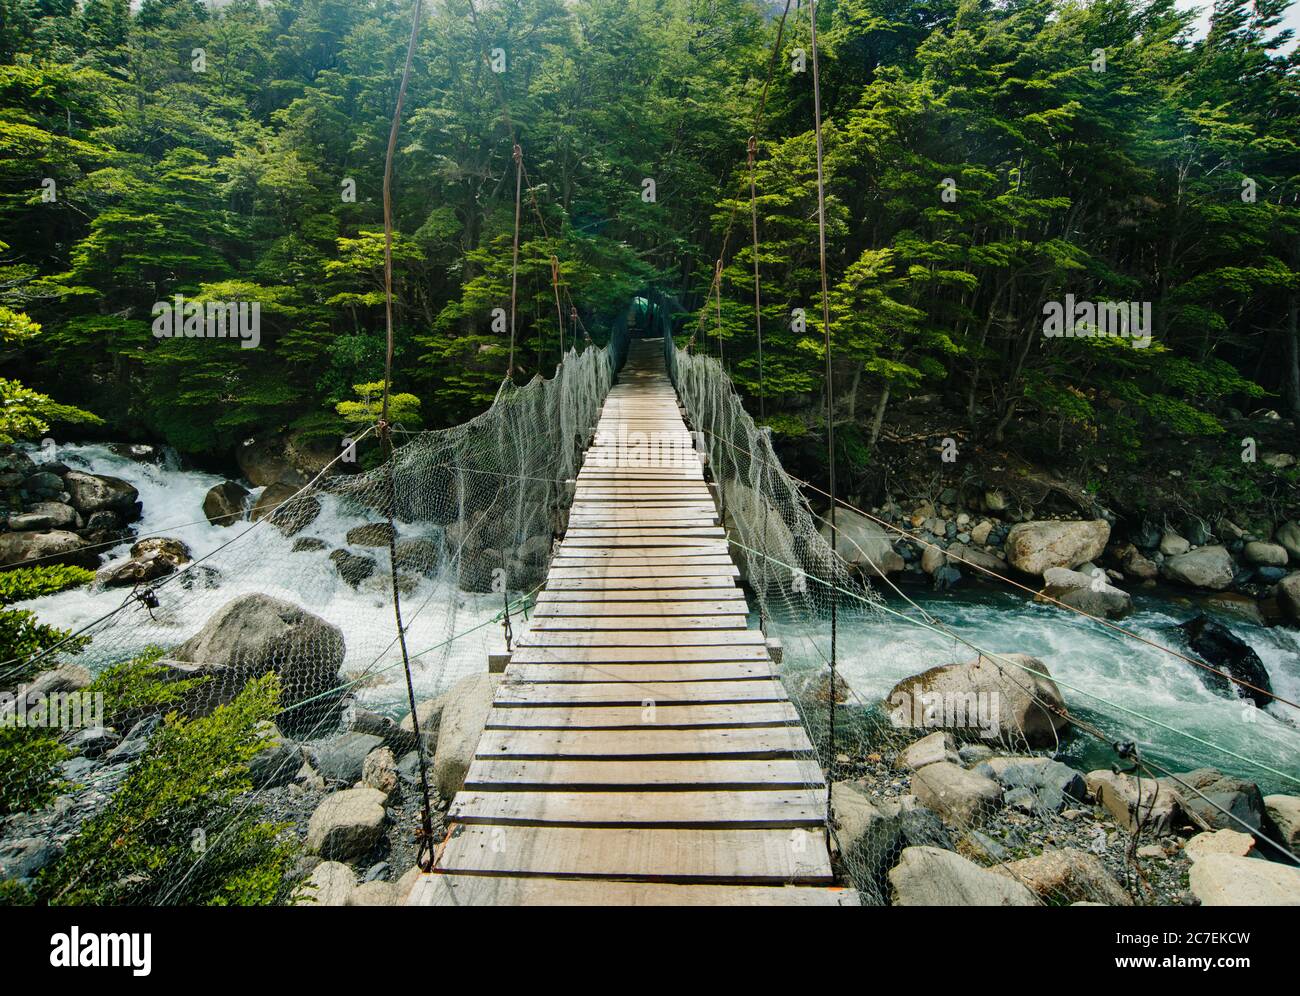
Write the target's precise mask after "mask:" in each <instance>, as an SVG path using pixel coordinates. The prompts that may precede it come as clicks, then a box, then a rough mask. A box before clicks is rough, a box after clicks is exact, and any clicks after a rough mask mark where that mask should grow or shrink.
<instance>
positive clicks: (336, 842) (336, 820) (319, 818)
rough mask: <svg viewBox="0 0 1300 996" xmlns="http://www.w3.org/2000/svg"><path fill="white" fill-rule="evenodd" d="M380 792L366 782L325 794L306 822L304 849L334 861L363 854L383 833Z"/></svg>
mask: <svg viewBox="0 0 1300 996" xmlns="http://www.w3.org/2000/svg"><path fill="white" fill-rule="evenodd" d="M386 818H387V817H386V814H385V812H384V796H383V793H382V792H377V791H375V790H374V789H372V788H369V787H368V786H362V787H360V788H351V789H343V790H342V791H339V792H335V793H334V794H333V795H328V796H326V797H325V798H324V800H322V802H321V804H320V805H319V806H317V807H316V811H315V812H314V813H312V814H311V819H310V820H309V821H308V823H307V849H308V850H309V851H311V852H312V853H314V854H319V855H321V856H322V857H325V858H332V859H334V860H337V861H349V860H356V859H359V858H364V857H365V856H366V855H368V854H369V853H370V852H371V851H372V850H373V849H374V847H375V845H376V844H378V843H379V840H380V838H381V837H382V836H383V831H384V821H385V819H386Z"/></svg>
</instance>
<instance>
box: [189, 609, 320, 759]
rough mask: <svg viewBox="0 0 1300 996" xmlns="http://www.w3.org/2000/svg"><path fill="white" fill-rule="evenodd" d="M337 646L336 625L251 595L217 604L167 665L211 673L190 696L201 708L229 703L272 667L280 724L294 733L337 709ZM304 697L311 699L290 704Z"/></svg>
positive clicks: (194, 706) (192, 704) (196, 707)
mask: <svg viewBox="0 0 1300 996" xmlns="http://www.w3.org/2000/svg"><path fill="white" fill-rule="evenodd" d="M343 652H344V642H343V633H342V631H341V630H339V628H338V627H337V626H333V625H331V624H330V623H327V622H326V621H325V620H324V619H321V618H320V617H319V616H315V615H312V614H311V613H310V612H308V611H307V610H306V609H302V608H299V607H298V606H296V605H294V604H292V603H291V602H285V601H282V600H281V599H278V598H272V597H271V596H269V595H262V594H251V595H241V596H239V597H238V598H235V599H233V600H232V601H230V602H227V603H226V604H225V605H223V606H222V607H221V608H220V609H218V610H217V611H216V612H215V613H214V614H213V615H212V617H211V618H210V619H209V620H208V621H207V623H206V624H204V626H203V628H202V629H200V630H199V631H198V632H197V633H196V634H194V636H192V637H190V639H188V640H186V641H185V642H184V643H183V644H181V645H180V646H179V647H177V648H176V649H175V650H174V651H172V654H171V658H172V660H171V661H170V662H168V663H169V664H170V666H172V667H173V668H174V669H175V670H177V671H178V673H180V674H182V675H208V676H210V680H209V681H207V682H205V683H204V684H203V685H201V686H200V687H198V688H195V689H193V690H192V692H191V693H190V694H189V706H190V708H191V709H193V710H196V711H198V712H202V713H206V712H209V711H211V710H212V709H214V708H216V706H218V705H220V704H221V703H223V702H229V701H230V700H231V699H233V698H234V697H235V696H236V695H238V694H239V692H240V690H241V689H242V688H243V687H244V685H245V684H247V683H248V681H249V680H250V679H252V678H256V677H259V676H261V675H263V674H266V673H267V672H274V673H275V674H277V675H278V676H279V678H280V685H281V692H280V705H281V706H282V707H283V708H284V709H285V711H284V712H282V713H281V714H280V717H279V723H280V725H281V727H282V728H283V729H285V730H286V731H287V732H289V733H291V734H296V733H300V732H304V731H310V730H312V729H313V728H314V727H315V726H316V725H317V724H319V723H320V722H322V721H323V720H325V719H327V718H331V717H333V716H334V715H335V713H336V712H337V709H338V702H339V699H338V693H337V692H335V691H334V690H335V689H336V688H337V686H338V684H339V668H340V666H341V665H342V664H343ZM187 665H188V666H187ZM327 693H328V694H327ZM322 696H323V697H322ZM306 699H311V700H312V702H311V703H310V704H309V705H307V706H305V707H303V708H299V709H295V708H292V707H293V706H294V705H295V704H296V703H298V702H302V701H304V700H306Z"/></svg>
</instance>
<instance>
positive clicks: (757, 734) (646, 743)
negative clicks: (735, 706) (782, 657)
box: [475, 726, 813, 761]
mask: <svg viewBox="0 0 1300 996" xmlns="http://www.w3.org/2000/svg"><path fill="white" fill-rule="evenodd" d="M812 749H813V748H812V744H811V743H809V742H808V735H807V734H806V733H804V731H803V727H801V726H758V727H739V728H736V729H725V730H720V729H709V728H702V729H688V730H678V729H659V728H658V727H655V726H647V727H644V728H642V729H636V730H630V729H629V730H484V731H483V736H482V737H481V738H480V739H479V742H478V748H477V753H476V754H475V756H476V757H515V758H520V759H524V758H534V759H546V758H584V757H586V758H607V759H610V760H615V759H618V760H625V761H631V760H640V761H667V760H672V759H674V758H681V759H685V758H693V759H694V758H699V759H705V758H737V759H745V760H770V759H775V758H783V757H798V756H800V755H803V754H808V753H811V751H812Z"/></svg>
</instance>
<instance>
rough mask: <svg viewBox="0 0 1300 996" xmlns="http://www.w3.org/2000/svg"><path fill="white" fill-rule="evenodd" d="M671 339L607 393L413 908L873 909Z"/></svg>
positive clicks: (637, 361) (649, 348) (630, 365)
mask: <svg viewBox="0 0 1300 996" xmlns="http://www.w3.org/2000/svg"><path fill="white" fill-rule="evenodd" d="M662 349H663V343H662V341H661V340H641V341H636V342H634V343H633V344H632V348H631V350H630V352H629V356H628V361H627V363H626V365H625V367H624V369H623V371H622V372H621V373H620V375H619V380H618V383H617V384H616V385H615V386H614V388H613V389H612V390H611V391H610V393H609V397H608V398H607V399H606V401H605V405H604V408H603V410H602V412H601V418H600V422H599V424H598V425H597V427H596V433H595V437H594V439H593V441H592V444H591V447H590V448H589V449H588V451H587V454H586V456H585V458H584V462H583V466H582V470H581V472H580V473H579V475H578V479H577V485H576V489H575V496H574V501H573V507H572V509H571V513H570V517H569V527H568V532H567V533H566V535H565V537H564V540H563V542H562V543H561V544H560V545H559V548H558V549H557V551H556V554H555V556H554V558H553V559H552V562H551V567H550V572H549V575H548V580H547V584H546V588H545V590H544V591H543V592H542V593H541V595H540V596H539V598H538V602H537V607H536V610H535V612H534V613H533V616H532V619H531V621H530V624H529V626H528V629H527V631H526V632H525V633H523V634H522V635H521V636H520V637H519V639H518V641H517V646H516V648H515V652H514V654H513V656H512V658H511V661H510V664H509V666H508V667H507V668H506V673H505V678H504V680H503V681H502V683H501V685H500V687H499V689H498V691H497V693H496V698H495V701H494V703H493V707H492V711H491V713H490V715H489V718H488V722H487V728H486V729H485V731H484V733H483V736H482V739H481V740H480V741H479V745H478V750H477V752H476V757H475V760H474V762H473V764H472V765H471V767H470V770H469V773H468V775H467V776H466V780H465V786H464V788H463V789H462V790H461V792H459V793H458V794H457V795H456V798H455V799H454V800H453V801H452V803H451V807H450V809H449V810H448V813H447V822H448V825H449V827H450V831H449V834H448V837H447V839H446V840H445V841H444V843H443V844H442V846H441V847H440V849H439V851H438V854H437V861H436V864H435V870H434V872H433V873H431V874H428V875H424V876H422V877H421V879H420V881H419V883H418V884H417V885H416V887H415V889H414V890H413V892H412V895H411V899H410V902H411V904H412V905H728V904H730V905H792V906H838V905H856V896H855V895H854V894H853V893H852V891H850V890H846V889H839V888H834V887H833V886H832V884H831V883H832V879H831V867H830V858H829V855H828V853H827V850H826V844H825V837H824V834H825V810H826V787H825V784H824V782H823V779H822V774H821V771H820V770H819V768H818V766H817V764H816V762H815V760H812V758H813V753H812V745H811V744H810V743H809V742H808V738H807V736H806V734H805V733H804V730H803V727H802V726H801V725H800V724H799V718H798V715H797V713H796V712H795V709H794V706H793V705H792V704H791V703H790V701H789V699H788V698H787V696H786V694H785V691H784V689H783V687H782V685H781V682H780V681H779V680H778V679H777V677H776V674H775V671H774V668H773V664H772V660H771V657H770V656H769V655H768V652H767V648H766V645H765V642H764V639H763V635H762V633H760V632H759V631H758V630H756V629H750V628H749V626H748V612H749V608H748V606H747V605H746V602H745V598H744V594H743V592H741V590H740V589H739V588H738V587H737V585H736V579H737V577H738V574H739V572H738V571H737V569H736V566H735V564H734V563H733V562H732V560H731V556H730V553H729V551H728V549H727V541H726V535H725V533H724V531H723V529H722V528H721V526H720V524H719V520H718V511H717V508H716V506H715V504H714V501H713V498H712V496H711V494H710V492H709V489H708V486H707V484H706V483H705V480H704V475H703V472H702V469H701V464H700V461H699V457H698V455H697V454H696V453H695V450H694V447H693V443H692V439H691V435H690V433H689V432H688V431H687V428H686V425H685V423H684V421H683V420H682V417H681V413H680V411H679V409H678V407H677V398H676V395H675V393H674V391H673V387H672V384H671V383H670V381H669V380H668V377H667V375H666V373H665V371H664V366H663V352H662Z"/></svg>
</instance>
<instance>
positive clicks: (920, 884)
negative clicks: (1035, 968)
mask: <svg viewBox="0 0 1300 996" xmlns="http://www.w3.org/2000/svg"><path fill="white" fill-rule="evenodd" d="M889 881H890V884H891V885H892V886H893V888H894V894H895V905H897V906H1037V905H1038V900H1037V899H1035V897H1034V894H1033V893H1032V892H1030V891H1029V890H1028V889H1027V888H1025V887H1024V886H1023V885H1021V884H1020V883H1019V882H1016V881H1013V880H1011V879H1009V878H1007V877H1006V876H1005V875H999V874H997V873H996V872H993V871H990V870H988V869H986V868H981V867H980V866H979V865H977V864H975V863H974V862H972V861H968V860H967V859H966V858H963V857H961V856H960V855H958V854H954V853H953V852H951V851H945V850H943V849H941V848H937V847H908V848H904V850H903V853H902V855H901V857H900V860H899V863H898V865H897V866H896V867H895V868H893V869H892V870H891V871H890V872H889Z"/></svg>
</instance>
